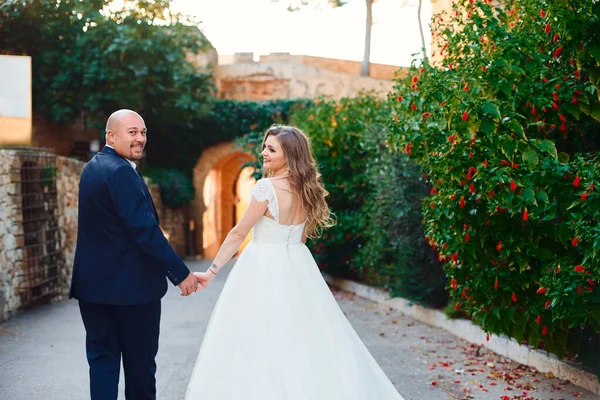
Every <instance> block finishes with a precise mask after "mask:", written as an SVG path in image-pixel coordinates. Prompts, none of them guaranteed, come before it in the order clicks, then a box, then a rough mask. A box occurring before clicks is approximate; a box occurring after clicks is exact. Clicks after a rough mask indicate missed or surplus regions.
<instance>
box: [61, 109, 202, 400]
mask: <svg viewBox="0 0 600 400" xmlns="http://www.w3.org/2000/svg"><path fill="white" fill-rule="evenodd" d="M105 138H106V146H105V147H104V148H103V149H102V151H101V152H100V153H98V154H97V155H96V156H94V157H93V158H92V159H91V160H90V161H89V162H88V163H87V164H86V166H85V168H84V169H83V173H82V174H81V179H80V182H79V220H78V230H77V248H76V252H75V263H74V266H73V276H72V280H71V295H70V297H74V298H76V299H78V300H79V309H80V312H81V317H82V319H83V324H84V326H85V330H86V352H87V359H88V364H89V366H90V370H89V374H90V392H91V399H92V400H116V399H117V393H118V389H117V388H118V384H119V370H120V363H121V357H123V370H124V373H125V397H126V398H127V399H130V400H150V399H155V398H156V380H155V377H154V375H155V372H156V363H155V361H154V358H155V356H156V353H157V351H158V335H159V327H160V311H161V307H160V299H161V298H162V297H163V296H164V294H165V293H166V291H167V282H166V279H165V277H167V278H168V279H169V280H170V281H171V282H172V283H173V284H174V285H178V286H179V288H180V289H181V294H182V295H183V296H188V295H190V294H192V293H193V292H194V291H196V289H197V287H198V281H197V279H196V277H195V276H194V275H193V274H191V273H190V270H189V269H188V268H187V267H186V266H185V264H184V263H183V261H182V260H181V257H179V256H178V255H177V254H176V253H175V252H174V251H173V249H172V248H171V246H170V245H169V242H168V241H167V240H166V239H165V237H164V235H163V234H162V231H161V229H160V227H159V225H158V215H157V214H156V210H155V208H154V203H153V202H152V198H151V197H150V193H149V192H148V188H147V187H146V184H145V182H144V180H143V178H142V176H141V174H140V173H139V171H138V170H137V167H136V164H135V163H134V161H135V160H140V159H141V158H142V154H143V151H144V146H145V145H146V126H145V123H144V120H143V119H142V117H140V116H139V115H138V114H137V113H135V112H134V111H131V110H119V111H116V112H114V113H113V114H112V115H111V116H110V118H109V119H108V122H107V124H106V136H105Z"/></svg>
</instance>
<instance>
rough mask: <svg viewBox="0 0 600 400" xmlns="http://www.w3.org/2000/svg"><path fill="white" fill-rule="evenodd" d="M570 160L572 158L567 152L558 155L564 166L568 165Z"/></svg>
mask: <svg viewBox="0 0 600 400" xmlns="http://www.w3.org/2000/svg"><path fill="white" fill-rule="evenodd" d="M570 158H571V156H570V155H568V154H567V153H565V152H562V151H561V152H560V153H558V161H560V162H561V163H563V164H566V163H568V162H569V159H570Z"/></svg>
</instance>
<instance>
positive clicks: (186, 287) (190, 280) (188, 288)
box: [177, 272, 198, 296]
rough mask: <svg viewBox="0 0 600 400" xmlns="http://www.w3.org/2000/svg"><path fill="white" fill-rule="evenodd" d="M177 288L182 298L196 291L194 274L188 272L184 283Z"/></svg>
mask: <svg viewBox="0 0 600 400" xmlns="http://www.w3.org/2000/svg"><path fill="white" fill-rule="evenodd" d="M177 286H179V289H181V295H182V296H189V295H190V294H192V293H194V292H195V291H196V288H197V287H198V280H197V279H196V277H195V276H194V274H192V273H191V272H190V274H189V275H188V276H187V278H185V279H184V281H183V282H181V283H180V284H179V285H177Z"/></svg>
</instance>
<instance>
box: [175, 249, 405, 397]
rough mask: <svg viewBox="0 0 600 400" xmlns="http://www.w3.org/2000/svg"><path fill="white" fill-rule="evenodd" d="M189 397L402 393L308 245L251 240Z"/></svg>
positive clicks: (217, 312)
mask: <svg viewBox="0 0 600 400" xmlns="http://www.w3.org/2000/svg"><path fill="white" fill-rule="evenodd" d="M185 398H186V400H393V399H402V396H400V394H399V393H398V392H397V391H396V389H395V388H394V386H393V384H392V383H391V382H390V380H389V379H388V378H387V376H386V375H385V373H384V372H383V371H382V370H381V368H380V367H379V365H377V362H376V361H375V360H374V359H373V357H372V356H371V354H370V353H369V351H368V350H367V349H366V347H365V346H364V344H363V343H362V341H361V340H360V338H359V337H358V335H357V334H356V332H355V331H354V329H353V328H352V326H351V325H350V323H349V322H348V320H347V319H346V317H345V316H344V314H343V312H342V311H341V310H340V308H339V306H338V304H337V302H336V301H335V298H334V297H333V295H332V293H331V291H330V290H329V287H328V286H327V284H326V283H325V281H324V280H323V277H322V275H321V273H320V271H319V269H318V267H317V265H316V263H315V261H314V259H313V257H312V255H311V253H310V251H309V250H308V248H307V247H306V246H305V245H304V244H302V243H298V244H294V245H291V246H289V247H288V246H286V245H285V244H257V243H255V242H250V243H249V245H248V246H247V247H246V248H245V249H244V251H243V252H242V254H241V256H240V257H239V259H238V261H237V263H236V264H235V266H234V267H233V270H232V271H231V273H230V275H229V277H228V279H227V282H226V283H225V286H224V288H223V290H222V292H221V295H220V297H219V299H218V301H217V303H216V305H215V308H214V310H213V313H212V316H211V318H210V322H209V324H208V327H207V329H206V334H205V337H204V341H203V343H202V346H201V349H200V352H199V354H198V359H197V361H196V364H195V366H194V370H193V372H192V377H191V379H190V382H189V385H188V388H187V393H186V397H185Z"/></svg>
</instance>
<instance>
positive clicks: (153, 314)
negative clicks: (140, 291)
mask: <svg viewBox="0 0 600 400" xmlns="http://www.w3.org/2000/svg"><path fill="white" fill-rule="evenodd" d="M79 310H80V312H81V318H82V319H83V324H84V326H85V330H86V353H87V360H88V364H89V366H90V370H89V373H90V395H91V400H116V399H117V396H118V386H119V373H120V367H121V356H122V357H123V372H124V375H125V398H126V399H128V400H155V399H156V379H155V374H156V362H155V360H154V359H155V357H156V353H157V352H158V336H159V332H160V313H161V303H160V300H159V301H156V302H153V303H150V304H142V305H108V304H93V303H87V302H83V301H79Z"/></svg>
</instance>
